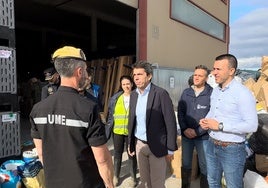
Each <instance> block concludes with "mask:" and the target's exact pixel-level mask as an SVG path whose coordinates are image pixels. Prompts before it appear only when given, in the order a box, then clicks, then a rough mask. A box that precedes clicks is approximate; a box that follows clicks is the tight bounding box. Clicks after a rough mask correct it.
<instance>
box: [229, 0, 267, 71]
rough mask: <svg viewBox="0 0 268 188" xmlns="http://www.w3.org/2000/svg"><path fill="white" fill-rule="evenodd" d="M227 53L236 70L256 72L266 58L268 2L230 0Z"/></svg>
mask: <svg viewBox="0 0 268 188" xmlns="http://www.w3.org/2000/svg"><path fill="white" fill-rule="evenodd" d="M230 2H231V6H230V46H229V52H230V53H231V54H233V55H235V56H236V57H237V59H238V68H240V69H251V70H258V69H259V68H260V67H261V58H262V56H268V0H230Z"/></svg>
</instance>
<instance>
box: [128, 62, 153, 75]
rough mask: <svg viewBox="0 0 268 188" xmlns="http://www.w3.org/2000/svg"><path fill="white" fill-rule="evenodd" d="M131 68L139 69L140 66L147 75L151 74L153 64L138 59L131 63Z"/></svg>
mask: <svg viewBox="0 0 268 188" xmlns="http://www.w3.org/2000/svg"><path fill="white" fill-rule="evenodd" d="M132 68H133V69H139V68H142V69H144V70H145V72H146V74H147V75H150V74H151V75H153V66H152V64H151V63H149V62H147V61H138V62H136V63H134V64H133V65H132Z"/></svg>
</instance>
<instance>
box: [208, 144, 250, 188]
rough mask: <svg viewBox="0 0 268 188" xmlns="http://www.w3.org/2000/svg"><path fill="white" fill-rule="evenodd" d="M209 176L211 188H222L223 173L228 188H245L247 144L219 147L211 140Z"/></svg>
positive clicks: (209, 146)
mask: <svg viewBox="0 0 268 188" xmlns="http://www.w3.org/2000/svg"><path fill="white" fill-rule="evenodd" d="M206 158H207V164H208V165H207V171H208V173H207V176H208V184H209V187H210V188H221V179H222V173H224V177H225V180H226V186H227V187H228V188H243V174H244V166H245V162H246V150H245V144H232V145H229V146H226V147H223V146H217V145H215V144H214V143H213V141H212V140H211V139H209V141H208V145H207V153H206Z"/></svg>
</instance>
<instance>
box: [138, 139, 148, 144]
mask: <svg viewBox="0 0 268 188" xmlns="http://www.w3.org/2000/svg"><path fill="white" fill-rule="evenodd" d="M137 140H139V141H141V142H142V143H144V144H148V143H147V141H144V140H141V139H138V138H137Z"/></svg>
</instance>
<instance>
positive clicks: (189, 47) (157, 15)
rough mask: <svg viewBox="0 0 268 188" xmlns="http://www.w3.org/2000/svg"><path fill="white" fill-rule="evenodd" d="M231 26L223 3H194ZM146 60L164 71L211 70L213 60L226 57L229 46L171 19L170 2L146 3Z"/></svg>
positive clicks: (218, 0) (151, 1)
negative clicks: (197, 66)
mask: <svg viewBox="0 0 268 188" xmlns="http://www.w3.org/2000/svg"><path fill="white" fill-rule="evenodd" d="M193 2H195V3H196V4H199V6H200V7H203V9H205V10H209V11H210V12H212V14H213V15H214V16H215V17H217V18H218V19H220V20H221V21H223V22H225V23H226V24H227V25H228V10H229V8H228V6H227V5H225V4H224V3H222V1H221V0H214V1H203V0H194V1H193ZM147 3H148V4H147V7H148V10H147V60H148V61H149V62H151V63H158V65H159V66H162V67H176V68H183V69H188V70H192V69H193V68H194V67H195V66H196V65H198V64H205V65H207V66H208V67H209V68H212V64H213V62H214V58H215V57H216V56H217V55H220V54H222V53H227V50H228V48H227V45H228V44H227V42H226V43H225V42H223V41H220V40H217V39H215V38H213V37H210V36H208V35H206V34H204V33H201V32H199V31H197V30H194V29H192V28H191V27H189V26H186V25H184V24H181V23H180V22H177V21H175V20H172V19H170V16H169V14H170V0H147Z"/></svg>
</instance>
